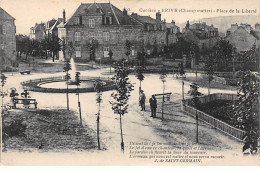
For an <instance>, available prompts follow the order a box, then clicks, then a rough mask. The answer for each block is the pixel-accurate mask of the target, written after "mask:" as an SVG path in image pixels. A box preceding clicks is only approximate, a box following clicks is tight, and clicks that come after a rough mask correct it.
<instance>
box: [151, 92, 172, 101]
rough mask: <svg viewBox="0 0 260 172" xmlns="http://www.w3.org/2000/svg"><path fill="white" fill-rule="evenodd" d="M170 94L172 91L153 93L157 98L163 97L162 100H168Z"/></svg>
mask: <svg viewBox="0 0 260 172" xmlns="http://www.w3.org/2000/svg"><path fill="white" fill-rule="evenodd" d="M171 94H172V93H164V94H154V96H155V97H157V99H163V102H165V99H164V98H166V101H170V98H171Z"/></svg>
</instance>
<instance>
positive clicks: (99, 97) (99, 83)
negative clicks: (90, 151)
mask: <svg viewBox="0 0 260 172" xmlns="http://www.w3.org/2000/svg"><path fill="white" fill-rule="evenodd" d="M94 88H95V90H96V92H97V94H96V102H97V104H98V113H97V141H98V150H100V139H99V121H100V103H101V102H102V90H103V83H102V81H101V80H97V81H96V83H95V85H94Z"/></svg>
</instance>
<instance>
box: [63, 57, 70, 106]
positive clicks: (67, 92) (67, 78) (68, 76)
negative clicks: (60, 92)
mask: <svg viewBox="0 0 260 172" xmlns="http://www.w3.org/2000/svg"><path fill="white" fill-rule="evenodd" d="M63 70H64V71H63V72H65V81H66V84H67V90H66V97H67V110H69V80H70V79H71V77H70V74H69V71H70V70H71V65H70V60H69V59H66V60H65V65H64V67H63Z"/></svg>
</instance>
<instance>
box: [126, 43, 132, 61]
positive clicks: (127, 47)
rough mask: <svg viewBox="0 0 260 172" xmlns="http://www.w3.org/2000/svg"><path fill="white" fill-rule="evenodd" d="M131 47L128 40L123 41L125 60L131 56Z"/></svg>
mask: <svg viewBox="0 0 260 172" xmlns="http://www.w3.org/2000/svg"><path fill="white" fill-rule="evenodd" d="M131 46H132V43H131V42H130V41H129V40H126V41H125V50H126V51H125V55H126V56H127V58H129V56H130V54H131ZM128 60H129V59H128Z"/></svg>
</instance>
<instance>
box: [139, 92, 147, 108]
mask: <svg viewBox="0 0 260 172" xmlns="http://www.w3.org/2000/svg"><path fill="white" fill-rule="evenodd" d="M145 99H146V97H145V94H144V91H143V90H141V91H140V97H139V103H140V106H141V108H142V109H141V111H145Z"/></svg>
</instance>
